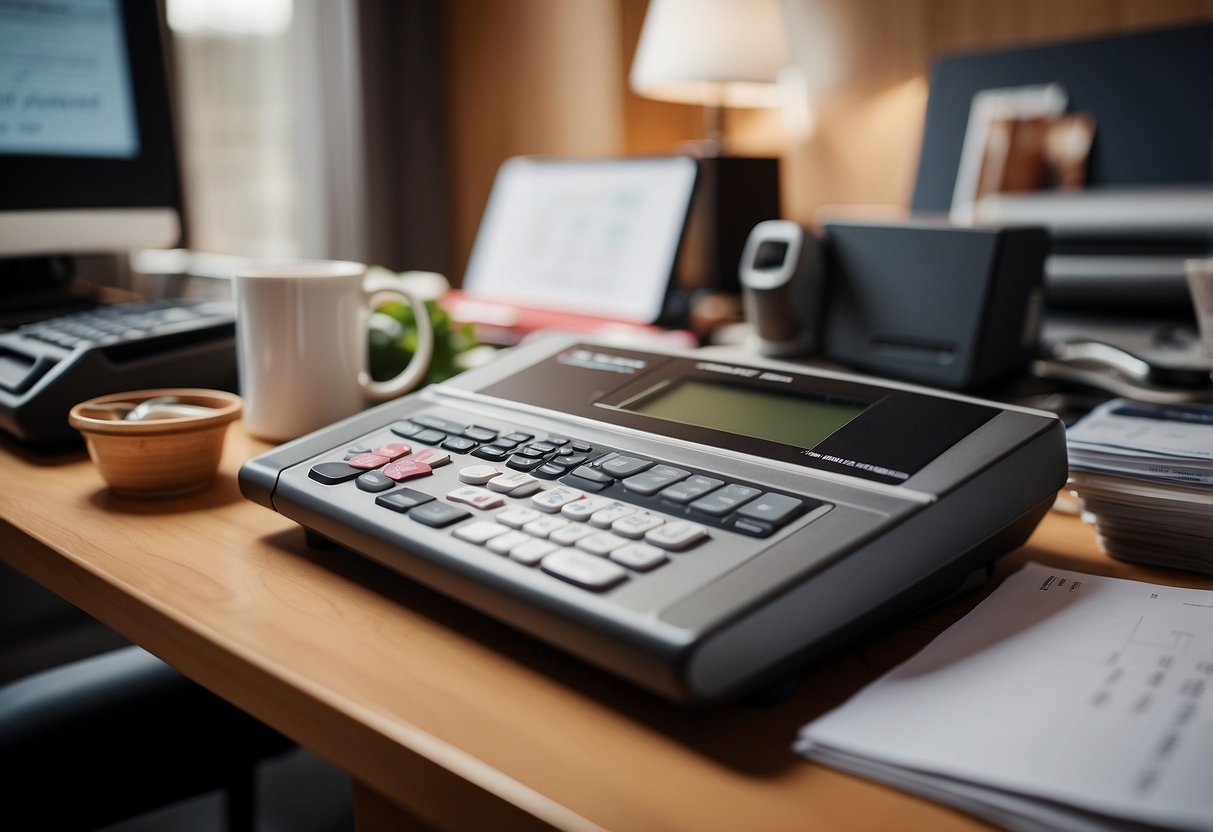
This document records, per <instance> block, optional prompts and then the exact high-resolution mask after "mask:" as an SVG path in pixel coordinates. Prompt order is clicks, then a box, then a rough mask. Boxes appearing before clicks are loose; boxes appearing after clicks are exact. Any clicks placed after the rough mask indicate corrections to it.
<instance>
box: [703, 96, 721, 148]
mask: <svg viewBox="0 0 1213 832" xmlns="http://www.w3.org/2000/svg"><path fill="white" fill-rule="evenodd" d="M703 133H704V137H705V141H704V155H705V156H723V155H724V107H723V106H722V105H721V103H720V101H719V100H717V101H713V102H708V103H705V104H704V105H703Z"/></svg>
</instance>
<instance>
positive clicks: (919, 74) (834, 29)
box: [443, 0, 1213, 267]
mask: <svg viewBox="0 0 1213 832" xmlns="http://www.w3.org/2000/svg"><path fill="white" fill-rule="evenodd" d="M786 2H787V4H788V9H789V18H790V21H791V29H792V39H793V43H792V51H793V55H794V58H795V60H796V62H797V64H798V65H800V66H801V67H802V68H803V69H804V70H805V73H806V77H807V80H808V84H809V87H810V96H809V98H810V100H809V102H808V103H809V105H810V107H811V110H812V112H813V114H814V116H815V121H816V128H815V130H814V131H813V132H812V133H811V134H809V135H806V136H792V135H789V134H788V133H787V131H786V130H785V129H784V127H783V123H782V119H781V118H780V117H779V115H778V114H776V113H772V112H763V111H737V112H734V113H730V114H729V118H728V123H727V128H728V138H729V141H730V142H731V144H732V146H733V148H734V149H735V151H737V152H741V153H749V154H755V155H771V154H777V155H779V156H780V157H781V158H782V159H783V172H782V177H783V180H782V181H783V201H784V205H783V212H784V215H785V216H788V217H790V218H793V219H797V220H800V221H802V222H809V221H811V220H812V218H813V216H814V214H815V212H816V211H817V210H818V208H819V207H820V206H822V205H826V204H834V203H863V204H877V205H899V206H904V205H905V204H906V203H907V202H908V200H909V195H910V191H911V189H912V188H913V180H914V172H915V166H916V163H917V158H918V148H919V143H920V141H921V135H922V123H923V115H924V112H925V107H926V99H927V82H928V73H929V69H930V66H931V63H932V61H933V60H934V59H935V58H936V57H937V56H939V55H941V54H943V53H946V52H953V51H958V50H968V49H981V48H995V47H1005V46H1019V45H1026V44H1029V43H1039V42H1044V41H1052V40H1061V39H1065V38H1072V37H1086V36H1094V35H1099V34H1105V33H1110V32H1116V31H1123V30H1127V29H1135V28H1144V27H1149V26H1158V25H1169V24H1175V23H1181V22H1191V21H1198V20H1213V0H1066V2H1057V0H786ZM646 6H647V0H448V2H446V3H444V5H443V12H444V17H445V25H444V32H445V41H444V42H445V49H446V74H447V85H446V93H447V100H448V108H449V112H448V125H449V128H450V129H449V132H450V136H451V140H450V162H451V170H452V188H453V191H452V200H453V203H454V206H455V208H454V212H455V219H454V223H453V226H454V228H455V232H454V235H455V248H456V255H455V262H456V263H458V264H460V267H462V264H463V263H466V259H467V252H468V250H469V249H470V246H471V240H472V237H473V235H474V234H475V229H476V227H477V225H478V223H479V220H480V213H481V211H482V210H483V207H484V200H485V198H486V197H487V195H488V189H489V186H490V184H491V181H492V175H493V172H494V171H495V170H496V168H497V165H498V164H500V162H501V161H502V160H503V159H504V158H506V157H507V156H509V155H512V154H514V153H563V154H569V155H611V154H651V153H668V152H673V151H674V150H676V149H677V148H678V147H679V145H680V143H682V142H685V141H687V140H691V139H696V138H699V137H701V136H702V134H703V119H702V112H701V110H700V108H697V107H691V106H686V105H679V104H666V103H662V102H657V101H649V100H647V99H643V98H640V97H638V96H636V95H633V94H632V93H631V92H629V91H628V89H627V73H628V70H629V68H630V65H631V59H632V55H633V53H634V52H635V48H636V42H637V39H638V38H639V35H640V28H641V25H642V23H643V19H644V11H645V8H646Z"/></svg>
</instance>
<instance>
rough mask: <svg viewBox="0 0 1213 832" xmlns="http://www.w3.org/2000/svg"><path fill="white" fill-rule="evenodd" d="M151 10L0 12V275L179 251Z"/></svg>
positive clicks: (72, 2)
mask: <svg viewBox="0 0 1213 832" xmlns="http://www.w3.org/2000/svg"><path fill="white" fill-rule="evenodd" d="M160 7H161V4H160V3H157V2H153V1H152V0H0V183H2V184H0V267H2V266H3V265H4V263H5V262H6V260H8V259H9V258H23V259H24V258H36V257H43V256H46V257H51V256H61V255H75V254H92V253H113V252H122V251H126V250H129V249H132V248H140V247H149V248H151V247H158V248H167V247H172V246H175V245H178V244H179V242H180V238H181V229H182V222H181V192H180V190H181V189H180V181H179V176H178V169H177V158H176V152H175V148H174V142H173V129H172V118H171V114H170V107H169V87H168V78H167V71H166V63H165V54H164V49H163V45H164V40H163V28H162V20H161V16H160ZM9 262H11V261H9ZM3 276H4V270H3V268H0V294H3V293H5V291H6V289H5V286H4V282H5V281H4V280H3Z"/></svg>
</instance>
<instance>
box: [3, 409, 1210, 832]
mask: <svg viewBox="0 0 1213 832" xmlns="http://www.w3.org/2000/svg"><path fill="white" fill-rule="evenodd" d="M265 447H267V446H265V445H264V444H262V443H260V442H258V441H256V440H254V439H251V438H249V437H248V436H247V435H246V434H245V433H244V432H243V429H242V428H241V426H240V425H239V423H237V424H235V425H233V428H232V430H231V432H230V433H229V437H228V442H227V447H226V450H225V454H224V459H223V464H222V469H221V473H220V476H219V478H218V479H217V480H216V481H215V482H214V483H213V484H212V485H211V486H210V487H209V488H208V489H207V490H206V491H204V492H202V493H199V494H195V495H193V496H190V497H183V498H176V499H169V500H163V501H136V500H130V499H124V498H120V497H116V496H114V495H112V494H111V493H110V492H109V491H108V490H107V489H106V488H105V486H104V483H103V482H102V481H101V479H100V478H99V476H98V475H97V473H96V471H95V469H94V468H93V466H92V464H91V463H90V462H89V461H88V460H87V458H86V457H85V455H84V454H83V452H76V453H69V454H63V455H57V456H42V455H36V454H32V453H30V452H28V451H26V450H24V449H22V448H20V447H19V446H18V445H16V444H15V443H13V442H12V441H11V440H7V439H0V483H3V485H0V518H2V520H0V558H2V559H4V560H6V561H8V562H10V563H11V564H12V565H14V566H15V567H17V568H18V569H20V570H21V571H23V572H25V573H26V574H27V575H29V576H30V577H32V578H34V579H35V580H37V581H39V582H40V583H42V584H44V585H45V586H47V587H49V588H50V589H52V590H54V591H55V592H57V593H59V594H60V595H62V596H63V597H64V598H66V599H67V600H69V601H71V602H72V603H74V604H76V605H77V606H79V607H81V608H82V609H84V610H85V611H87V612H89V613H90V614H92V615H93V616H95V617H96V618H98V619H100V620H101V621H102V622H104V623H106V624H108V625H109V626H111V627H113V628H114V629H116V630H118V631H119V632H121V633H122V634H123V635H125V636H126V637H128V638H130V639H131V640H132V641H135V642H137V643H139V644H141V645H143V646H144V647H146V648H147V649H148V650H150V651H152V652H153V653H155V654H157V655H158V656H160V657H162V658H163V659H165V660H166V661H168V662H169V663H171V664H173V665H174V666H176V667H178V668H179V669H181V670H182V671H183V672H184V673H186V674H187V675H189V676H191V677H193V678H194V679H196V680H198V681H199V682H201V683H202V684H204V685H206V686H207V687H209V688H211V689H212V690H214V691H216V692H218V693H219V694H221V695H223V696H225V697H226V698H228V699H230V700H231V701H232V702H234V703H236V704H237V705H239V706H240V707H242V708H244V709H246V710H247V711H249V712H251V713H253V714H254V715H256V716H258V717H259V718H261V719H263V720H264V721H266V722H268V723H269V724H271V725H273V726H274V727H276V728H278V729H279V730H281V731H283V732H284V733H286V734H288V735H290V736H291V737H293V738H295V739H296V740H297V741H299V742H300V743H301V744H302V745H304V746H307V747H308V748H310V749H311V750H313V751H315V752H316V753H318V754H320V755H322V756H324V757H326V758H328V759H329V760H330V761H332V762H333V763H334V764H336V765H338V766H340V767H341V768H343V769H345V770H346V771H348V772H349V773H350V774H351V775H352V777H353V778H354V779H355V782H356V784H357V785H356V796H357V798H358V801H357V802H358V811H359V824H360V826H365V827H368V828H369V827H372V826H374V825H375V821H376V820H377V819H381V818H384V817H385V816H387V815H389V814H390V813H391V812H393V811H396V810H397V809H400V808H401V807H403V809H404V811H405V814H406V815H407V816H410V817H411V818H412V819H413V820H414V821H419V822H421V823H422V824H423V825H424V824H429V825H432V826H436V827H448V826H449V827H451V828H490V827H493V828H526V827H538V828H542V827H544V826H553V827H558V828H567V829H596V828H605V829H619V830H641V829H645V830H648V829H697V830H707V829H739V828H748V829H763V830H779V829H797V830H813V829H830V830H847V829H873V828H899V829H909V828H920V829H931V830H957V829H975V828H984V827H983V826H982V824H980V823H978V822H977V821H974V820H973V819H971V818H969V817H967V816H965V815H962V814H960V813H957V812H954V811H952V810H950V809H947V808H944V807H941V806H937V805H935V804H932V803H930V802H928V801H925V800H921V799H919V798H916V797H912V796H909V795H906V794H903V793H900V792H897V791H895V790H892V789H888V788H884V787H882V786H878V785H876V784H873V783H869V782H867V781H864V780H861V779H858V778H855V777H851V776H848V775H845V774H841V773H837V772H834V771H832V770H829V769H826V768H822V767H819V766H816V765H811V764H809V763H807V762H805V761H803V760H801V759H799V758H797V757H794V756H793V755H792V753H791V752H790V750H789V747H790V745H791V742H792V740H793V737H794V736H795V734H796V730H797V728H798V727H799V726H800V725H801V724H803V723H805V722H807V721H808V720H810V719H812V718H814V717H816V716H818V715H819V714H821V713H823V712H824V711H825V710H827V709H828V708H830V707H831V706H833V705H835V704H837V703H839V702H841V701H843V700H844V699H846V698H847V697H848V696H850V695H851V694H853V693H854V692H855V691H857V690H858V689H859V688H860V687H862V686H863V685H864V684H866V683H867V682H869V681H871V680H872V679H874V678H875V677H876V676H878V675H879V674H880V673H881V672H883V671H884V670H886V669H888V668H889V667H891V666H892V665H894V664H896V663H897V662H899V661H901V660H902V659H904V658H907V657H908V656H910V655H911V654H912V653H914V652H915V651H916V650H918V649H919V648H920V647H922V646H923V645H924V644H925V643H926V642H927V641H928V640H929V639H930V638H932V637H933V636H934V635H935V634H936V633H938V632H939V631H940V630H942V629H943V628H944V627H946V626H947V625H948V624H950V623H951V622H952V621H954V620H956V619H957V618H958V617H959V616H960V615H962V614H963V613H964V612H965V611H967V610H968V609H970V608H971V607H972V606H973V605H974V604H975V603H977V601H978V600H980V597H981V596H982V595H983V594H984V593H975V594H974V595H972V596H969V597H966V598H964V599H962V600H960V601H957V602H955V603H953V604H950V605H948V606H946V607H943V608H940V609H938V610H935V611H933V612H931V613H928V614H926V615H923V616H921V617H919V618H916V619H914V620H912V621H910V622H908V623H906V624H904V625H903V626H901V627H899V628H898V629H897V630H896V631H894V632H890V633H887V634H885V635H883V636H880V637H877V638H874V639H871V640H869V641H866V642H864V643H862V644H860V645H859V646H857V647H856V648H853V649H850V650H847V651H845V652H843V653H840V654H838V655H836V656H834V657H832V658H831V659H829V660H827V661H825V662H823V663H821V664H819V665H817V666H815V667H814V668H812V669H811V670H810V671H808V672H807V673H806V675H805V678H804V682H803V684H802V685H801V687H800V689H799V691H798V692H796V693H795V694H793V695H792V696H791V698H789V699H786V700H784V701H782V702H780V703H778V704H775V705H766V706H761V707H759V706H752V705H740V704H739V705H730V706H724V707H719V708H713V709H710V710H696V709H687V708H683V707H679V706H675V705H670V704H667V703H665V702H663V701H660V700H658V699H656V698H655V697H653V696H651V695H649V694H647V693H645V692H643V691H640V690H638V689H636V688H633V687H631V686H629V685H627V684H626V683H623V682H620V681H617V680H615V679H613V678H611V677H610V676H608V675H606V674H605V673H603V672H600V671H598V670H596V669H594V668H591V667H588V666H586V665H584V664H582V663H581V662H579V661H577V660H574V659H572V658H569V657H566V656H564V655H563V654H561V653H559V652H557V651H556V650H554V649H552V648H550V647H547V646H546V645H544V644H541V643H539V642H537V641H535V640H533V639H530V638H528V637H526V636H523V635H520V634H518V633H515V632H512V631H509V630H507V629H506V628H504V627H503V626H501V625H499V624H496V623H495V622H494V621H492V620H491V619H488V618H486V617H484V616H481V615H479V614H477V613H475V612H473V611H470V610H468V609H466V608H464V607H461V606H460V605H458V604H456V603H454V602H452V601H450V600H448V599H446V598H444V597H442V596H440V595H437V594H436V593H433V592H431V591H429V590H427V589H425V588H423V587H420V586H418V585H416V584H413V583H411V582H409V581H408V580H406V579H405V578H403V577H400V576H398V575H396V574H395V573H392V572H389V571H387V570H385V569H383V568H380V567H378V566H376V565H374V564H372V563H370V562H367V561H364V560H362V559H360V558H358V557H355V556H352V555H350V554H348V553H345V552H343V551H342V550H339V549H323V550H310V549H308V548H307V547H306V545H305V544H304V540H303V533H302V531H301V530H300V529H299V528H298V527H297V526H295V525H294V524H293V523H291V522H290V521H288V520H286V519H284V518H282V517H281V516H279V515H277V514H275V513H273V512H271V511H269V510H267V509H265V508H262V507H260V506H257V505H255V504H253V503H250V502H248V501H246V500H244V499H243V498H242V497H241V495H240V493H239V490H238V488H237V484H236V471H237V470H238V468H239V466H240V464H241V463H242V462H243V461H244V460H245V459H247V458H248V457H250V456H252V455H254V454H256V453H259V452H260V451H261V450H263V449H264V448H265ZM1029 558H1034V559H1037V560H1040V561H1042V562H1045V563H1049V564H1052V565H1055V566H1058V567H1064V568H1069V569H1076V570H1081V571H1087V572H1093V573H1098V574H1104V575H1116V576H1122V577H1134V578H1138V579H1142V580H1148V581H1149V580H1152V581H1156V582H1160V583H1171V584H1177V585H1187V586H1209V584H1210V582H1209V581H1208V580H1206V579H1202V578H1200V577H1199V576H1195V575H1187V574H1185V573H1181V572H1170V571H1164V570H1148V569H1142V568H1136V567H1133V566H1130V565H1128V564H1123V563H1120V562H1118V561H1114V560H1111V559H1109V558H1107V557H1105V556H1103V555H1102V554H1100V553H1099V551H1098V550H1097V548H1096V546H1095V542H1094V537H1093V535H1092V533H1091V531H1090V530H1089V529H1088V528H1087V527H1085V526H1083V525H1082V524H1081V523H1080V522H1079V521H1078V520H1077V519H1076V518H1073V517H1069V516H1064V515H1058V514H1051V515H1050V516H1049V517H1048V518H1047V519H1046V520H1045V522H1044V523H1043V524H1042V526H1041V527H1040V528H1039V529H1038V530H1037V533H1036V535H1035V536H1034V537H1033V538H1032V539H1031V540H1030V541H1029V544H1028V545H1027V546H1025V547H1024V548H1022V549H1020V550H1018V551H1016V552H1014V553H1013V554H1011V555H1009V556H1008V557H1006V558H1004V559H1003V560H1002V561H1000V563H999V567H998V574H999V576H1000V577H1001V576H1004V575H1006V574H1007V573H1009V572H1010V571H1012V570H1013V569H1014V568H1016V567H1017V566H1018V565H1019V564H1021V563H1022V562H1023V561H1024V560H1026V559H1029ZM383 798H386V800H384V799H383Z"/></svg>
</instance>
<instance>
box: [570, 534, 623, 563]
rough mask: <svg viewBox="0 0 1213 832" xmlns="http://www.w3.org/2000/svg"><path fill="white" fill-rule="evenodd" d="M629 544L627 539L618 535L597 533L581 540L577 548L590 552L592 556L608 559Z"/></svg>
mask: <svg viewBox="0 0 1213 832" xmlns="http://www.w3.org/2000/svg"><path fill="white" fill-rule="evenodd" d="M627 543H628V541H627V538H623V537H620V536H619V535H617V534H611V533H610V532H597V533H596V534H592V535H590V536H589V537H583V538H581V540H578V541H577V548H578V549H581V550H582V551H584V552H589V553H590V554H591V555H599V556H601V557H606V556H607V555H609V554H610V553H611V552H613V551H615V550H616V549H618V548H619V547H621V546H626V545H627Z"/></svg>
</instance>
